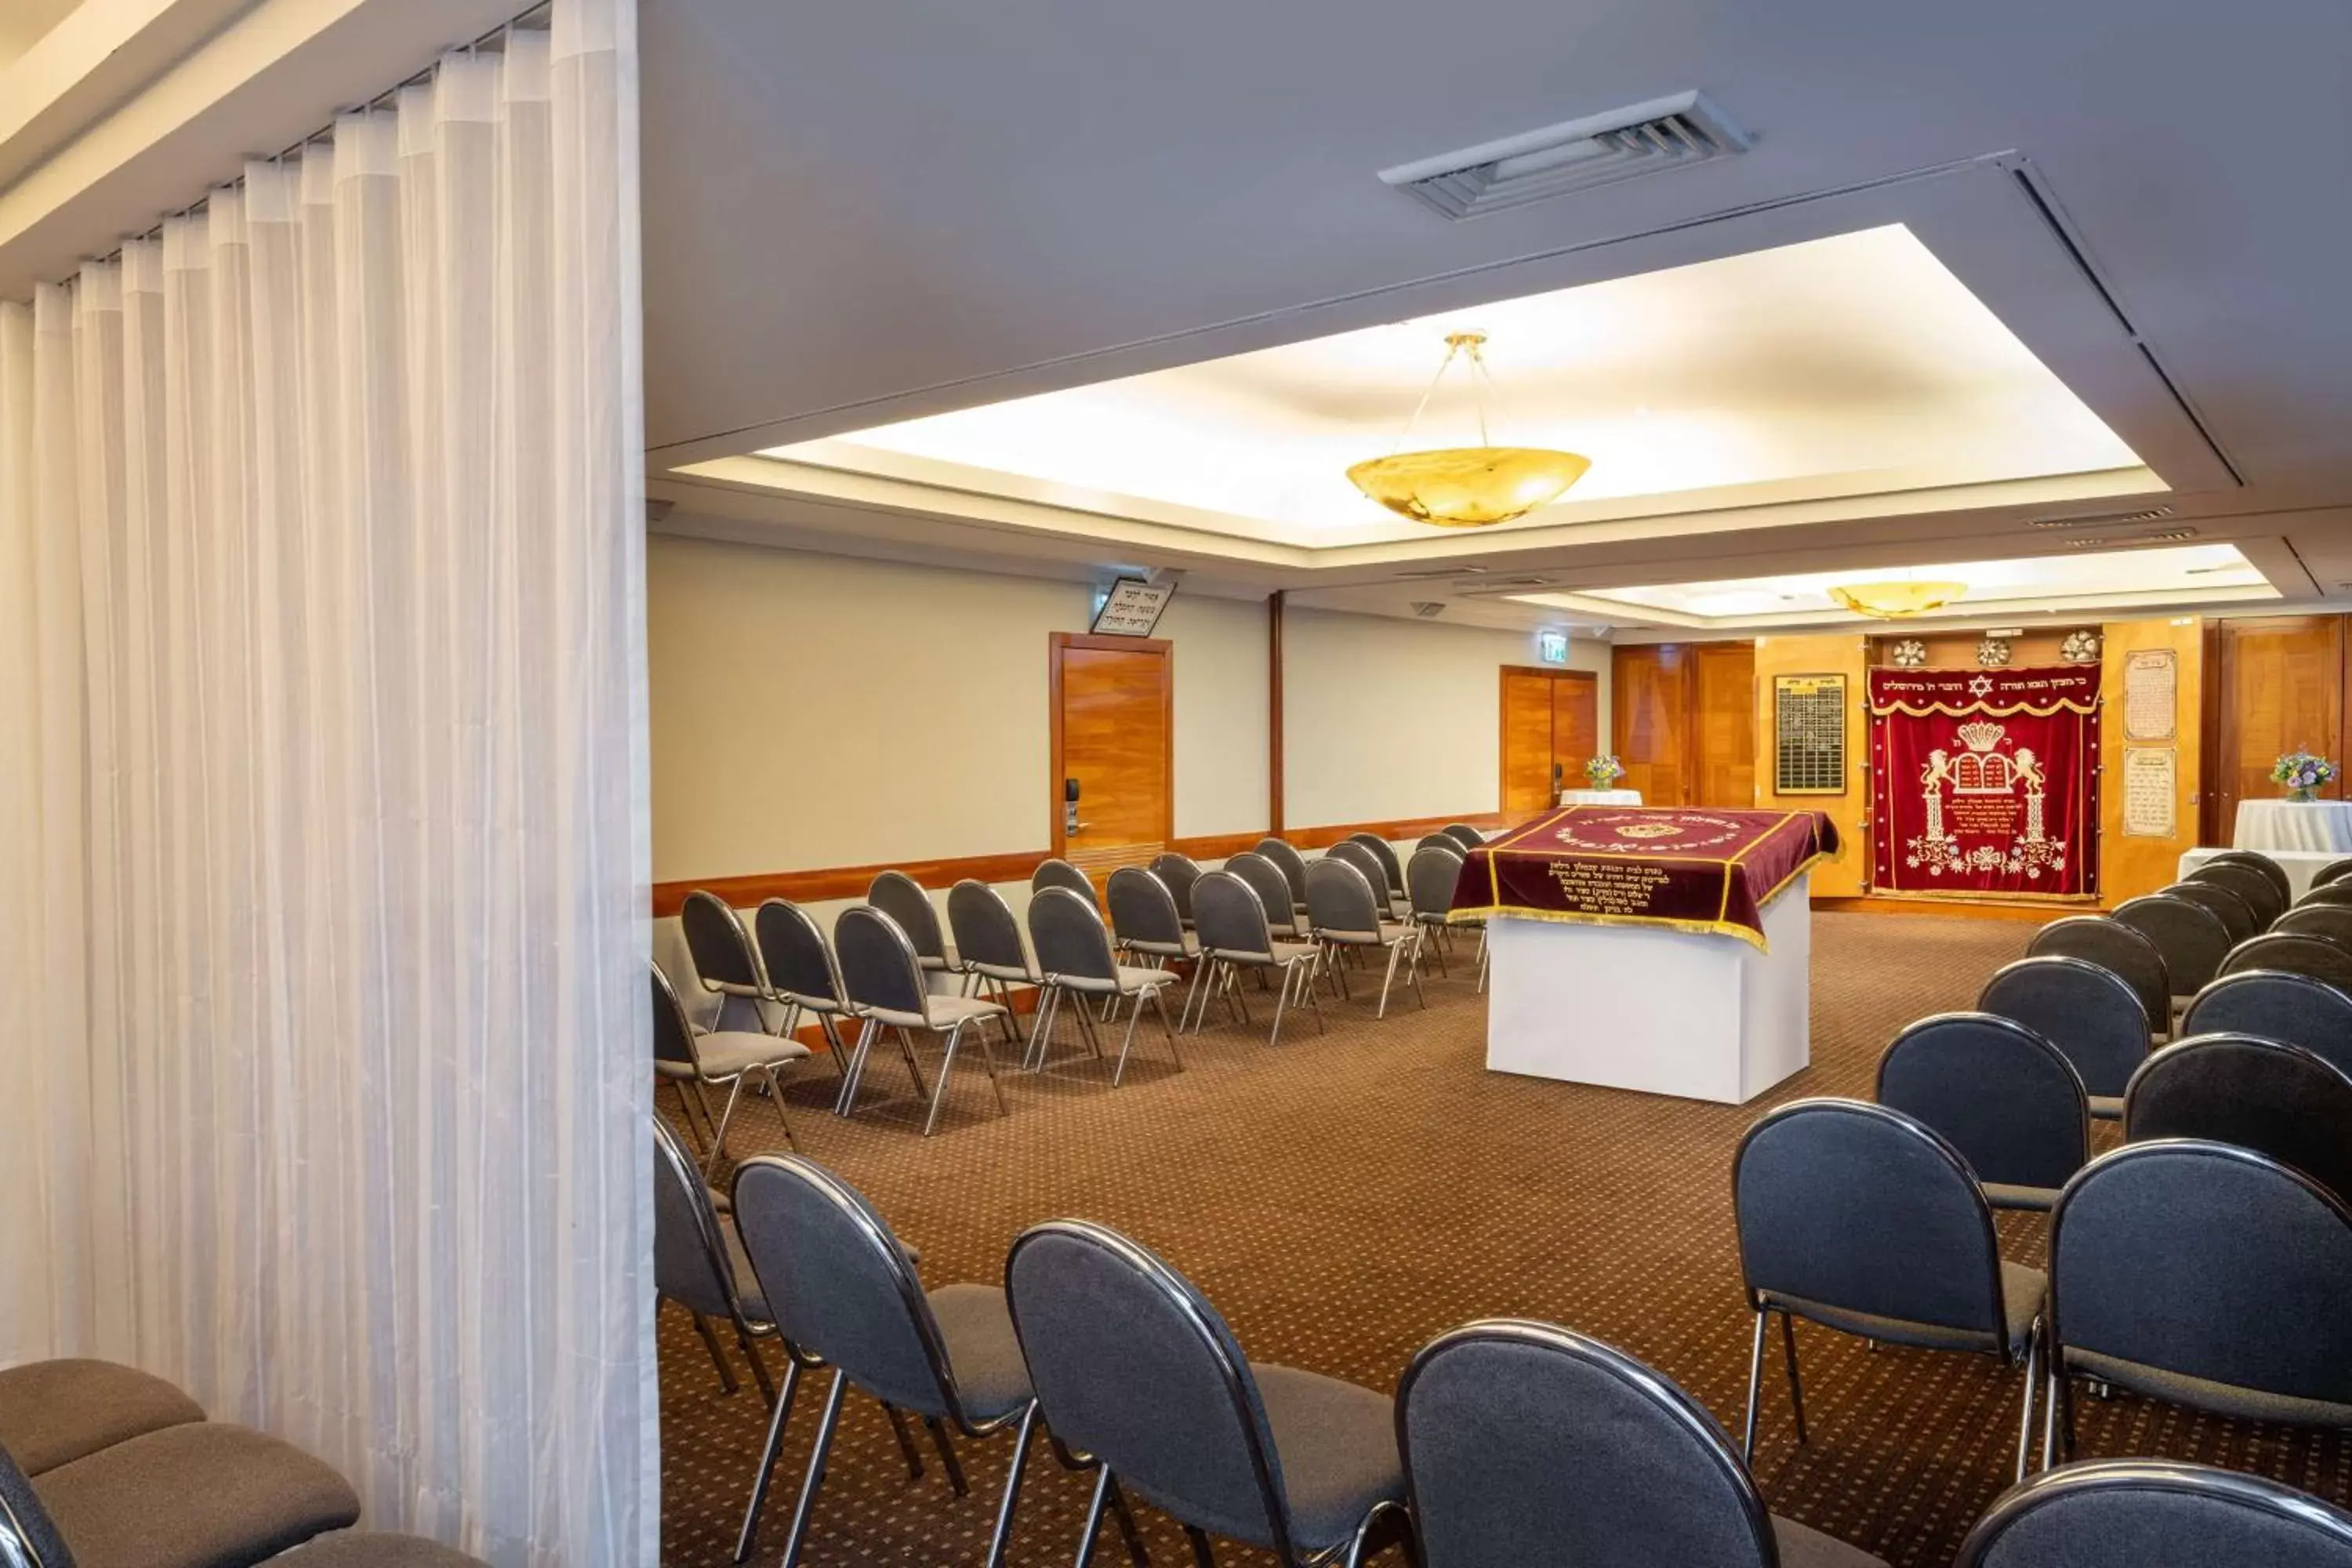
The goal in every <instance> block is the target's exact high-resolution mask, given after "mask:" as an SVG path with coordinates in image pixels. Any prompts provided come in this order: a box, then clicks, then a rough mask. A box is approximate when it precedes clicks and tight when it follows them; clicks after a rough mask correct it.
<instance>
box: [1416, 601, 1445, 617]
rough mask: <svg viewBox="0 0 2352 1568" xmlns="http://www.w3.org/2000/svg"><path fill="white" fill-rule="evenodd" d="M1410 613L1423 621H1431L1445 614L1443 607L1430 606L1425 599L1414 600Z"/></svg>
mask: <svg viewBox="0 0 2352 1568" xmlns="http://www.w3.org/2000/svg"><path fill="white" fill-rule="evenodd" d="M1412 613H1413V614H1414V615H1416V616H1420V617H1421V618H1422V619H1423V620H1424V621H1433V620H1435V619H1436V618H1437V617H1438V616H1442V615H1444V613H1445V606H1444V605H1438V604H1432V603H1431V602H1430V601H1428V600H1427V599H1415V600H1414V601H1413V602H1412Z"/></svg>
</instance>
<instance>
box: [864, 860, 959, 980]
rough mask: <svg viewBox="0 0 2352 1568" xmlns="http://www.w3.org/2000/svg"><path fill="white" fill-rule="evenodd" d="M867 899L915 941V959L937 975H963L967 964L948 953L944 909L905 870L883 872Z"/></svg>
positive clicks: (878, 876)
mask: <svg viewBox="0 0 2352 1568" xmlns="http://www.w3.org/2000/svg"><path fill="white" fill-rule="evenodd" d="M866 902H867V903H868V904H870V905H872V906H873V907H874V908H875V909H877V910H881V911H882V912H883V913H884V914H886V915H888V916H889V917H890V918H891V919H892V920H894V921H898V929H899V930H900V931H905V932H906V933H907V941H908V942H910V943H912V944H913V946H914V949H915V960H916V962H917V963H920V964H921V965H922V966H923V968H924V969H926V970H928V971H929V972H930V973H934V974H961V973H963V965H962V964H961V963H958V962H957V961H956V960H955V958H954V957H952V956H951V955H950V953H949V952H948V940H947V933H946V932H944V931H941V930H940V911H939V908H938V906H936V905H935V904H933V903H932V902H931V895H930V894H929V893H928V892H926V891H924V890H923V885H922V884H921V883H920V882H918V881H916V880H915V879H913V878H912V877H909V876H908V875H907V873H905V872H904V871H883V872H880V873H878V874H877V875H876V877H875V879H874V881H873V885H872V886H870V887H868V888H867V889H866Z"/></svg>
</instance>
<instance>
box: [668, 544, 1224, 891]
mask: <svg viewBox="0 0 2352 1568" xmlns="http://www.w3.org/2000/svg"><path fill="white" fill-rule="evenodd" d="M646 601H647V603H646V614H647V631H648V638H649V658H648V663H649V665H650V675H651V687H652V700H651V708H652V723H653V795H654V800H653V815H654V823H653V828H654V879H655V880H656V881H665V882H667V881H680V880H687V879H695V878H703V877H729V876H744V875H751V874H755V873H760V872H768V871H788V870H804V869H811V868H819V867H827V866H856V865H865V864H868V863H874V862H882V861H891V860H922V859H932V858H945V857H953V856H964V855H995V854H1006V853H1013V852H1019V851H1024V850H1038V851H1043V849H1044V848H1045V843H1046V825H1047V822H1048V820H1049V818H1048V816H1047V812H1048V810H1049V809H1050V804H1051V803H1050V799H1049V796H1048V790H1049V787H1050V785H1049V781H1048V778H1047V773H1048V767H1049V763H1050V759H1051V746H1052V732H1051V722H1052V719H1051V715H1050V713H1049V712H1048V710H1047V687H1046V662H1045V660H1046V651H1045V650H1046V637H1047V634H1049V633H1052V632H1057V631H1084V630H1085V629H1086V625H1087V611H1088V609H1089V607H1090V600H1089V596H1088V594H1087V589H1086V588H1084V587H1083V586H1080V585H1078V584H1067V583H1053V582H1044V581H1039V580H1036V579H1032V578H1024V577H1010V576H995V575H990V574H983V573H967V572H951V571H943V570H938V569H934V568H929V567H922V566H908V565H902V564H898V563H887V562H877V561H856V560H850V559H847V558H845V557H841V556H833V555H821V554H814V553H806V552H797V551H784V550H770V549H761V548H758V547H755V546H750V545H738V544H720V543H711V542H703V541H699V540H686V539H675V538H661V537H656V538H655V539H653V540H651V541H650V542H649V545H648V549H647V552H646ZM1160 636H1162V637H1167V638H1169V639H1171V641H1173V642H1174V643H1175V645H1176V725H1175V728H1176V759H1175V773H1176V831H1177V833H1178V834H1179V835H1180V836H1190V835H1197V834H1208V833H1241V832H1254V831H1256V830H1258V829H1260V828H1262V827H1263V826H1265V816H1266V812H1265V802H1266V758H1265V731H1266V721H1265V686H1266V670H1265V605H1263V604H1262V603H1246V602H1242V601H1235V600H1221V599H1212V598H1207V597H1204V596H1198V595H1196V596H1193V597H1190V598H1188V597H1186V596H1185V595H1182V594H1181V593H1180V594H1179V595H1177V596H1176V598H1175V599H1174V601H1172V602H1171V605H1169V608H1168V612H1167V614H1166V616H1163V617H1162V619H1161V621H1160Z"/></svg>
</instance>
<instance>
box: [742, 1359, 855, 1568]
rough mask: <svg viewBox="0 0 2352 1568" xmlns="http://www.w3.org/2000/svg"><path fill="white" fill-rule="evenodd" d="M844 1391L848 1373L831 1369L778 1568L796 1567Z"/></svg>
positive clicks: (847, 1384) (845, 1391)
mask: <svg viewBox="0 0 2352 1568" xmlns="http://www.w3.org/2000/svg"><path fill="white" fill-rule="evenodd" d="M848 1392H849V1374H848V1373H845V1372H840V1371H836V1372H835V1373H834V1374H833V1387H832V1388H831V1389H829V1390H827V1391H826V1394H825V1396H824V1420H823V1421H821V1422H820V1423H819V1424H818V1426H817V1429H816V1444H815V1446H814V1447H812V1448H810V1450H809V1462H808V1474H807V1475H806V1476H805V1477H803V1479H802V1480H801V1495H800V1500H799V1501H798V1502H796V1503H794V1504H793V1532H792V1534H790V1535H789V1536H787V1537H785V1539H784V1559H783V1563H782V1568H799V1564H800V1560H801V1543H802V1542H803V1541H805V1540H807V1539H808V1522H809V1515H810V1514H811V1513H812V1512H814V1511H815V1509H816V1489H817V1488H818V1487H819V1486H821V1485H822V1484H824V1457H825V1455H826V1453H827V1452H829V1451H830V1450H831V1449H832V1447H833V1434H834V1430H835V1428H836V1427H838V1426H840V1425H841V1400H842V1396H843V1395H844V1394H847V1393H848ZM779 1408H782V1406H781V1405H780V1406H779ZM739 1561H740V1559H739Z"/></svg>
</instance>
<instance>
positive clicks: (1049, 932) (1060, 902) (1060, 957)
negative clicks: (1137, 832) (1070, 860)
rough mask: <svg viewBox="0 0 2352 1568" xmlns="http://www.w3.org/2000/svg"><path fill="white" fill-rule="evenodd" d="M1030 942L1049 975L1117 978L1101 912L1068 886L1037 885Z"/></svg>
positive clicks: (1031, 910) (1032, 902)
mask: <svg viewBox="0 0 2352 1568" xmlns="http://www.w3.org/2000/svg"><path fill="white" fill-rule="evenodd" d="M1143 875H1145V876H1150V872H1148V871H1147V872H1144V873H1143ZM1163 890H1164V889H1163ZM1180 929H1181V928H1180ZM1029 946H1030V947H1031V949H1032V950H1034V952H1036V954H1037V968H1038V970H1039V971H1040V972H1041V973H1045V975H1047V976H1048V977H1050V978H1056V979H1063V980H1117V979H1118V962H1117V961H1116V960H1115V959H1114V958H1113V957H1112V956H1111V951H1110V932H1109V931H1108V930H1106V929H1105V928H1104V926H1103V922H1102V916H1101V915H1099V914H1097V912H1096V910H1095V906H1094V904H1093V903H1092V902H1091V901H1090V900H1086V899H1082V898H1080V897H1078V895H1077V894H1076V893H1074V892H1072V891H1071V890H1070V889H1067V888H1040V889H1038V890H1037V893H1036V896H1035V897H1034V898H1032V899H1031V900H1029Z"/></svg>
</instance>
